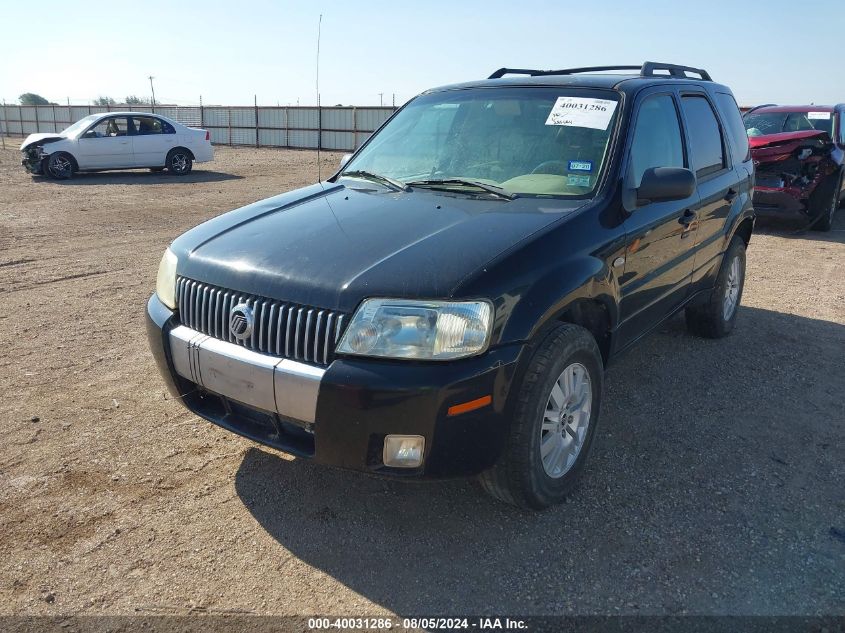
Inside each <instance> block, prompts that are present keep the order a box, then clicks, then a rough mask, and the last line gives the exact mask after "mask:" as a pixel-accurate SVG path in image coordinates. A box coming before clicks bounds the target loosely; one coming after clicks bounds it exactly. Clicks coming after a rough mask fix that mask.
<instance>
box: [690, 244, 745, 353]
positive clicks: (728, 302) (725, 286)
mask: <svg viewBox="0 0 845 633" xmlns="http://www.w3.org/2000/svg"><path fill="white" fill-rule="evenodd" d="M744 288H745V242H744V241H743V240H742V238H741V237H739V236H737V235H735V236H734V238H733V239H732V240H731V243H730V246H728V250H727V251H726V252H725V256H724V258H723V259H722V266H721V267H720V268H719V275H718V277H716V285H715V286H714V287H713V290H711V291H710V294H709V295H708V296H707V297H706V299H704V300H703V301H701V302H699V303H696V304H695V305H689V306H687V308H686V310H685V311H684V315H685V317H686V321H687V329H688V330H689V331H690V332H691V333H692V334H695V335H697V336H703V337H704V338H722V337H724V336H727V335H728V334H730V333H731V332H732V331H733V329H734V324H735V323H736V315H737V313H738V312H739V304H740V302H741V301H742V291H743V289H744Z"/></svg>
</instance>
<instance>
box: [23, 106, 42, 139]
mask: <svg viewBox="0 0 845 633" xmlns="http://www.w3.org/2000/svg"><path fill="white" fill-rule="evenodd" d="M32 109H33V110H35V131H36V132H40V131H41V130H39V129H38V128H39V125H38V106H35V107H34V108H32ZM21 119H23V117H21ZM21 133H23V123H21Z"/></svg>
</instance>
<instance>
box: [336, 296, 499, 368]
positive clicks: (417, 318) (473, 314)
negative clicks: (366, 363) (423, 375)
mask: <svg viewBox="0 0 845 633" xmlns="http://www.w3.org/2000/svg"><path fill="white" fill-rule="evenodd" d="M492 317H493V306H492V305H491V304H490V303H488V302H487V301H410V300H404V299H367V300H366V301H364V303H362V304H361V307H360V308H358V311H357V312H356V313H355V316H353V317H352V322H351V323H350V324H349V327H347V328H346V333H345V334H344V335H343V338H342V339H341V341H340V345H339V346H338V348H337V351H338V353H340V354H356V355H358V356H380V357H384V358H411V359H420V360H450V359H453V358H463V357H464V356H472V355H474V354H478V353H480V352H483V351H484V350H485V349H486V348H487V344H488V342H489V339H490V326H491V323H492V322H493V318H492Z"/></svg>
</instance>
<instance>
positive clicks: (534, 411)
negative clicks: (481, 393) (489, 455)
mask: <svg viewBox="0 0 845 633" xmlns="http://www.w3.org/2000/svg"><path fill="white" fill-rule="evenodd" d="M602 381H603V365H602V359H601V354H600V353H599V349H598V346H597V345H596V341H595V339H594V338H593V336H592V335H591V334H590V333H589V332H588V331H587V330H585V329H584V328H582V327H580V326H578V325H573V324H571V323H562V324H560V325H558V326H556V327H555V328H554V329H552V330H550V331H549V332H548V333H547V334H546V335H545V336H544V338H543V340H542V342H541V343H540V344H539V345H538V347H537V349H536V351H535V352H534V356H533V357H532V358H531V360H530V363H529V366H528V368H527V370H526V372H525V375H524V377H523V378H522V381H521V384H519V385H518V386H517V385H515V386H514V388H518V389H519V392H518V394H517V396H516V398H517V402H516V406H515V410H514V414H513V417H512V419H511V428H510V432H509V435H508V439H507V445H506V446H505V448H504V450H503V451H502V455H501V457H500V458H499V461H498V462H497V463H496V465H495V466H493V468H491V469H490V470H488V471H486V472H484V473H482V474H481V475H480V476H479V479H480V481H481V484H482V486H483V487H484V489H485V490H486V491H487V492H488V493H489V494H491V495H492V496H494V497H496V498H497V499H499V500H501V501H504V502H506V503H510V504H512V505H516V506H520V507H523V508H531V509H534V510H540V509H543V508H546V507H548V506H550V505H553V504H556V503H561V502H562V501H563V500H564V499H565V498H566V495H568V494H569V493H570V492H571V490H572V489H573V488H574V486H575V484H576V482H577V480H578V477H579V476H580V474H581V471H582V470H583V468H584V464H585V463H586V461H587V455H588V454H589V452H590V446H591V444H592V440H593V436H594V434H595V431H596V425H597V422H598V418H599V408H600V404H601V392H602Z"/></svg>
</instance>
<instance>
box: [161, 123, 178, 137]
mask: <svg viewBox="0 0 845 633" xmlns="http://www.w3.org/2000/svg"><path fill="white" fill-rule="evenodd" d="M161 131H162V133H164V134H176V130H174V129H173V126H172V125H170V123H168V122H167V121H161Z"/></svg>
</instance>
